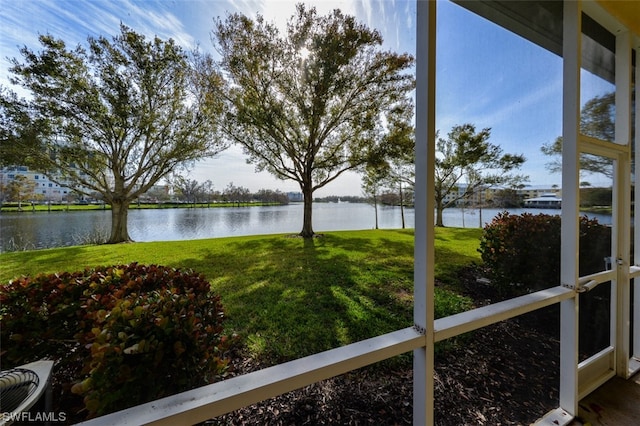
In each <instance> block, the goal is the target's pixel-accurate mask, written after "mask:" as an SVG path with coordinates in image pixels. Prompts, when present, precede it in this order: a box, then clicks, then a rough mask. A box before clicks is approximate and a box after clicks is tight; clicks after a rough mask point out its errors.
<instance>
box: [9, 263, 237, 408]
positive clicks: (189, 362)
mask: <svg viewBox="0 0 640 426" xmlns="http://www.w3.org/2000/svg"><path fill="white" fill-rule="evenodd" d="M0 303H1V307H0V320H1V321H2V330H1V336H0V337H1V338H2V340H3V342H11V343H10V344H9V345H3V346H4V347H3V350H5V352H3V354H2V357H3V361H5V360H7V361H8V362H9V363H11V364H14V365H16V364H21V363H23V362H28V361H30V360H32V359H38V358H45V357H46V358H53V359H59V360H61V362H62V363H66V364H67V365H70V364H72V363H73V362H74V361H80V362H79V364H80V365H82V369H81V371H76V372H75V373H76V374H75V378H74V382H75V384H74V385H73V387H72V389H71V390H72V392H73V393H76V394H78V395H82V396H83V397H84V405H85V408H86V410H87V412H88V413H89V415H90V416H95V415H102V414H106V413H108V412H112V411H116V410H120V409H123V408H126V407H129V406H132V405H136V404H141V403H143V402H147V401H150V400H153V399H156V398H160V397H163V396H166V395H169V394H173V393H176V392H180V391H184V390H187V389H190V388H193V387H196V386H199V385H203V384H205V383H207V382H211V381H214V380H215V379H216V378H217V377H218V376H220V375H221V374H223V373H224V371H225V369H226V365H227V362H226V360H224V359H223V354H224V352H225V351H226V349H227V348H228V346H229V344H230V342H229V340H228V339H227V338H226V337H225V336H224V335H223V334H222V333H223V327H222V322H223V310H222V305H221V303H220V298H219V297H218V296H215V295H212V294H211V293H210V288H209V283H208V282H207V281H206V280H205V279H204V277H203V276H202V275H198V274H196V273H193V272H191V271H180V270H177V269H170V268H165V267H161V266H155V265H152V266H143V265H138V264H135V263H134V264H131V265H120V266H113V267H101V268H95V269H87V270H85V271H81V272H74V273H68V272H65V273H61V274H53V275H38V276H36V277H35V278H29V277H23V278H20V279H17V280H15V281H12V282H11V283H9V284H8V285H4V286H0ZM18 330H20V333H18ZM3 364H4V363H3Z"/></svg>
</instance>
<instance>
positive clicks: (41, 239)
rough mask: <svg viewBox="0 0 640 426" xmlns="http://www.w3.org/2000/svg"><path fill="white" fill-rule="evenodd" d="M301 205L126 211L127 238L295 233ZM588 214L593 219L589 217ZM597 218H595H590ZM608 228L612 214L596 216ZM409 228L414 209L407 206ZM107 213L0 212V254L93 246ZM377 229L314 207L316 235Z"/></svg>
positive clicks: (383, 211)
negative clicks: (80, 245) (12, 251)
mask: <svg viewBox="0 0 640 426" xmlns="http://www.w3.org/2000/svg"><path fill="white" fill-rule="evenodd" d="M302 208H303V206H302V203H292V204H289V205H286V206H265V207H225V208H196V209H192V208H181V209H151V210H131V211H129V235H130V236H131V238H132V239H133V240H134V241H175V240H191V239H202V238H217V237H228V236H239V235H260V234H281V233H297V232H299V231H300V230H301V229H302ZM501 211H503V210H502V209H483V210H482V212H481V213H480V212H479V211H478V210H473V209H464V210H462V209H457V208H455V209H454V208H451V209H446V210H445V211H444V217H443V220H444V224H445V226H456V227H467V228H477V227H480V226H484V224H486V223H487V222H489V221H491V219H492V218H493V217H494V216H495V215H496V214H498V213H499V212H501ZM525 211H526V212H529V213H532V214H537V213H546V214H559V211H558V210H532V209H527V210H525V209H514V210H511V212H512V213H513V214H521V213H522V212H525ZM590 216H592V215H590ZM593 216H597V215H593ZM597 218H598V220H600V222H601V223H606V224H610V223H611V218H610V216H606V215H600V217H597ZM378 221H379V226H380V228H383V229H397V228H401V227H402V222H401V216H400V208H399V207H389V206H385V207H378ZM405 222H406V226H407V227H408V228H412V227H413V225H414V210H413V209H409V208H405ZM110 224H111V212H110V211H108V210H107V211H101V210H96V211H76V212H49V213H47V212H38V213H33V212H23V213H2V214H0V252H5V251H10V250H16V249H18V250H23V249H39V248H48V247H60V246H69V245H78V244H88V243H91V242H94V241H95V240H96V237H100V236H102V237H103V238H106V237H108V233H109V229H110ZM374 227H375V213H374V209H373V206H371V205H369V204H360V203H315V204H314V205H313V229H314V231H316V232H326V231H339V230H362V229H373V228H374Z"/></svg>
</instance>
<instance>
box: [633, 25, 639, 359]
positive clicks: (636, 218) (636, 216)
mask: <svg viewBox="0 0 640 426" xmlns="http://www.w3.org/2000/svg"><path fill="white" fill-rule="evenodd" d="M634 41H635V51H636V79H635V81H636V87H635V90H636V96H635V98H636V104H635V106H636V110H635V129H636V132H635V147H636V149H635V171H634V182H635V199H636V200H640V179H638V175H639V168H640V149H639V147H640V36H637V37H636V39H635V40H634ZM633 221H634V264H635V265H640V211H638V212H636V214H634V217H633ZM633 294H634V300H633V307H634V308H633V324H634V327H633V352H632V355H633V357H634V358H636V359H638V360H640V278H636V279H634V293H633Z"/></svg>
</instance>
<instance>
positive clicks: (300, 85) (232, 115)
mask: <svg viewBox="0 0 640 426" xmlns="http://www.w3.org/2000/svg"><path fill="white" fill-rule="evenodd" d="M214 42H215V45H216V48H217V50H218V51H219V52H220V55H221V60H220V62H219V67H220V69H221V70H222V72H223V73H224V75H225V78H226V79H227V80H228V82H229V85H228V90H227V92H226V96H225V99H226V111H225V120H224V132H225V133H226V135H227V137H228V138H229V140H231V141H233V142H235V143H238V144H240V145H241V146H242V147H243V149H244V151H245V153H246V154H247V155H248V159H249V160H248V161H250V162H251V163H253V164H255V166H256V169H257V170H259V171H262V170H266V171H268V172H270V173H271V174H273V175H274V176H276V177H278V178H280V179H292V180H294V181H296V182H298V184H299V185H300V189H301V191H302V193H303V195H304V220H303V227H302V231H301V233H300V235H302V236H303V237H312V236H313V235H314V231H313V227H312V197H313V192H314V191H315V190H317V189H318V188H322V187H323V186H325V185H327V184H328V183H330V182H332V181H333V180H335V179H336V178H337V177H338V176H340V175H341V174H343V173H344V172H346V171H348V170H354V169H358V168H361V167H363V166H364V165H365V164H367V163H370V162H371V161H372V159H373V158H374V157H376V156H378V157H379V156H382V155H385V153H386V152H387V148H388V143H389V142H390V139H389V138H385V137H383V135H384V134H385V132H387V131H388V129H387V128H386V123H387V122H388V121H387V116H388V114H389V113H390V111H392V110H393V108H394V107H395V106H397V105H401V104H405V103H406V101H407V97H408V94H409V92H410V91H411V90H413V87H414V81H413V76H412V75H411V74H410V73H408V72H405V71H407V70H409V69H410V68H411V67H412V66H413V62H414V61H413V58H412V57H411V56H410V55H408V54H396V53H392V52H387V51H382V50H381V47H380V46H381V45H382V37H381V35H380V33H379V32H377V31H375V30H370V29H369V28H367V27H366V26H365V25H363V24H360V23H358V22H357V21H356V20H355V18H354V17H352V16H346V15H343V14H342V12H340V11H339V10H334V11H333V12H332V13H330V14H328V15H326V16H318V15H317V12H316V10H315V8H309V9H307V8H306V7H305V6H304V5H302V4H299V5H297V7H296V13H295V15H294V16H292V17H291V18H290V19H289V21H288V25H287V30H286V33H285V34H281V32H280V31H279V30H278V29H277V27H276V26H275V25H274V24H272V23H268V22H266V21H265V20H264V18H263V17H262V16H258V17H257V18H256V19H255V20H252V19H250V18H248V17H246V16H244V15H240V14H233V15H230V16H228V17H227V19H226V20H225V21H222V20H218V21H217V23H216V26H215V29H214Z"/></svg>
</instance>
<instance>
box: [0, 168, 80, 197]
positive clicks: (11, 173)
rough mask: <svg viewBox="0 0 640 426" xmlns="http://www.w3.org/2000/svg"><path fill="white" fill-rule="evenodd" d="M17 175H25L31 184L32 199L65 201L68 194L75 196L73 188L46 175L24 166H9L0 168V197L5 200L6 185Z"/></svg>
mask: <svg viewBox="0 0 640 426" xmlns="http://www.w3.org/2000/svg"><path fill="white" fill-rule="evenodd" d="M17 176H25V177H26V178H27V182H29V183H31V184H32V185H33V197H29V198H32V199H34V200H40V201H47V202H54V203H55V202H62V201H67V200H68V198H69V197H70V196H73V197H75V193H74V192H73V190H71V189H70V188H68V187H66V186H62V185H59V184H57V183H55V182H53V181H52V180H51V179H49V177H47V176H46V175H44V174H42V173H40V172H35V171H32V170H29V168H28V167H26V166H9V167H3V168H0V199H1V200H4V201H6V198H7V187H8V185H9V184H10V183H11V182H12V181H14V180H15V179H16V177H17Z"/></svg>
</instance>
